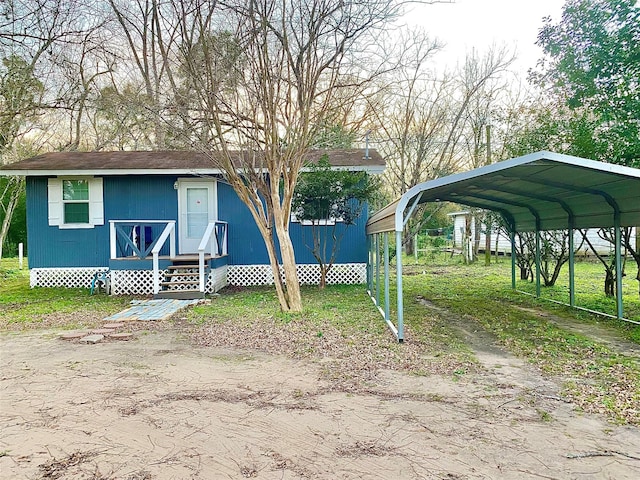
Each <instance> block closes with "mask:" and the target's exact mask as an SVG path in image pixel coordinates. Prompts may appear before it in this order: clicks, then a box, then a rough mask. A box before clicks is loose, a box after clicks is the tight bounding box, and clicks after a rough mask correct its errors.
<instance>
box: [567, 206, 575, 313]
mask: <svg viewBox="0 0 640 480" xmlns="http://www.w3.org/2000/svg"><path fill="white" fill-rule="evenodd" d="M573 230H574V221H573V216H571V218H569V305H571V306H572V307H575V306H576V284H575V274H576V269H575V255H574V248H575V246H574V244H573Z"/></svg>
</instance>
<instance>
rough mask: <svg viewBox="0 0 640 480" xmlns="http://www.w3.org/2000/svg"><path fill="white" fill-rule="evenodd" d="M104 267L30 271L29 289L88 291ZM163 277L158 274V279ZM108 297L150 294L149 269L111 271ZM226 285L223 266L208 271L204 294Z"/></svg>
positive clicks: (225, 268)
mask: <svg viewBox="0 0 640 480" xmlns="http://www.w3.org/2000/svg"><path fill="white" fill-rule="evenodd" d="M106 270H108V269H107V268H100V267H96V268H32V269H31V272H30V284H31V287H67V288H74V287H75V288H89V287H91V281H92V280H93V276H94V275H95V273H96V272H104V271H106ZM163 275H164V272H163V271H160V276H161V277H162V276H163ZM110 276H111V294H112V295H151V294H153V271H152V270H111V272H110ZM226 285H227V266H226V265H225V266H223V267H220V268H216V269H215V270H212V271H210V272H209V278H208V279H207V283H206V286H205V291H206V293H214V292H217V291H218V290H220V289H221V288H222V287H224V286H226Z"/></svg>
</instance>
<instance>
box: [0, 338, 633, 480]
mask: <svg viewBox="0 0 640 480" xmlns="http://www.w3.org/2000/svg"><path fill="white" fill-rule="evenodd" d="M475 347H477V348H476V353H477V356H478V358H479V360H480V362H481V363H482V364H483V366H484V367H485V369H484V371H483V372H482V373H472V374H469V375H465V376H464V378H461V379H456V378H452V377H441V376H436V375H432V376H410V375H406V374H403V373H398V372H390V371H380V372H378V374H377V376H376V377H375V381H372V382H370V384H367V385H365V386H364V387H363V388H361V389H360V390H359V391H357V392H355V393H353V392H348V393H347V392H342V391H339V390H337V389H336V388H334V387H335V386H334V385H332V384H330V383H329V382H328V381H327V380H323V379H326V378H327V376H326V375H325V376H323V375H322V369H323V368H324V367H325V365H324V364H323V362H321V361H318V362H312V361H307V360H300V361H296V360H291V359H289V358H286V357H284V356H274V355H267V354H262V353H256V352H251V351H243V350H237V349H233V350H231V349H220V348H203V347H193V346H192V345H191V344H190V343H189V342H188V341H187V340H186V339H185V338H184V337H183V336H181V335H180V334H179V333H176V332H175V331H172V330H167V331H159V332H155V333H148V334H143V333H139V334H138V335H137V337H136V339H134V340H131V341H128V342H120V343H118V342H114V341H112V342H107V343H101V344H96V345H84V344H78V343H69V342H65V341H62V340H59V339H57V338H56V335H55V333H53V332H42V331H40V332H31V333H19V334H3V335H2V336H1V337H0V352H1V364H2V370H1V372H0V380H1V382H0V427H1V433H0V477H1V478H3V479H13V478H20V479H35V478H65V479H81V478H82V479H129V480H138V479H189V478H196V479H218V478H220V479H227V478H232V479H235V478H262V479H293V478H314V479H347V478H349V479H374V478H377V479H481V478H482V479H484V478H492V479H495V478H506V479H510V478H514V479H527V478H532V479H533V478H536V479H537V478H557V479H572V478H579V479H606V478H611V479H638V478H640V431H639V429H638V428H636V427H626V426H616V425H611V424H609V423H607V422H606V421H605V420H604V419H602V418H600V417H597V416H593V415H586V414H580V413H578V412H576V411H575V409H574V407H573V406H572V405H571V404H568V403H566V402H564V401H563V400H562V398H560V396H559V394H558V386H557V385H556V384H554V383H553V382H551V381H549V380H546V379H543V378H542V377H541V376H540V375H539V374H538V373H537V372H536V371H535V370H533V369H532V368H531V367H530V366H529V365H527V364H525V363H523V362H522V361H520V360H518V359H516V358H514V357H512V356H511V355H509V354H507V353H506V352H504V351H503V350H501V349H499V348H492V347H487V346H485V347H486V348H485V347H482V346H478V345H476V346H475ZM475 347H474V348H475Z"/></svg>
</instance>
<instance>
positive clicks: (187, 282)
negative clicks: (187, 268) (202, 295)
mask: <svg viewBox="0 0 640 480" xmlns="http://www.w3.org/2000/svg"><path fill="white" fill-rule="evenodd" d="M199 284H200V280H174V281H172V282H160V285H163V286H165V287H167V286H171V285H199Z"/></svg>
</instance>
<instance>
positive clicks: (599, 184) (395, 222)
mask: <svg viewBox="0 0 640 480" xmlns="http://www.w3.org/2000/svg"><path fill="white" fill-rule="evenodd" d="M445 201H447V202H453V203H458V204H462V205H467V206H470V207H478V208H482V209H485V210H491V211H494V212H497V213H499V214H500V215H501V216H502V217H503V219H504V221H505V223H506V224H507V225H508V228H509V233H510V239H511V251H512V252H515V235H516V233H517V232H535V270H536V272H535V279H536V296H537V297H540V232H541V231H545V230H568V231H569V262H568V263H569V299H570V300H569V303H570V305H571V306H572V307H576V305H575V287H574V276H575V271H574V265H575V262H574V260H575V259H574V245H573V232H574V230H575V229H583V228H610V227H613V228H614V229H615V245H614V246H615V270H616V305H617V308H616V310H617V315H616V316H617V318H620V319H623V308H622V275H621V271H622V254H621V251H622V247H621V231H620V229H621V227H633V226H640V170H639V169H635V168H629V167H623V166H619V165H613V164H609V163H602V162H596V161H593V160H587V159H584V158H579V157H573V156H569V155H561V154H557V153H553V152H546V151H541V152H536V153H532V154H529V155H525V156H522V157H518V158H512V159H510V160H505V161H503V162H499V163H495V164H493V165H488V166H485V167H482V168H478V169H476V170H472V171H469V172H464V173H458V174H455V175H450V176H447V177H443V178H438V179H436V180H431V181H428V182H424V183H420V184H418V185H416V186H415V187H413V188H411V189H410V190H409V191H408V192H406V193H405V194H404V195H403V196H402V197H400V198H399V199H397V200H396V201H395V202H393V203H390V204H389V205H387V206H386V207H384V208H382V209H381V210H379V211H378V212H376V213H375V214H374V215H373V216H371V218H369V221H368V222H367V230H366V231H367V238H368V239H369V247H370V248H369V261H368V265H367V266H368V268H367V282H368V293H369V296H370V297H371V299H372V300H373V302H374V303H375V305H376V306H377V307H378V309H379V310H380V313H381V314H382V316H383V317H384V319H385V321H386V322H387V324H388V326H389V328H390V329H391V331H392V332H393V333H394V335H395V336H396V338H397V339H398V341H399V342H403V341H404V319H403V298H402V295H403V291H402V255H400V248H398V254H397V255H396V282H397V289H396V290H397V300H396V301H397V319H396V323H395V324H394V322H393V321H392V319H391V316H390V299H389V233H390V232H395V242H396V246H399V245H401V244H402V232H403V230H404V227H405V226H406V224H407V222H408V221H409V219H410V218H411V215H412V214H413V213H414V212H415V210H416V208H417V206H418V205H420V204H422V203H426V202H445ZM381 249H382V250H383V252H384V253H383V255H382V257H383V258H382V259H381V258H380V253H379V252H380V250H381ZM381 275H383V276H384V279H383V280H382V281H381ZM511 284H512V288H514V289H515V288H516V258H515V255H513V254H512V255H511ZM381 297H382V298H381Z"/></svg>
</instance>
